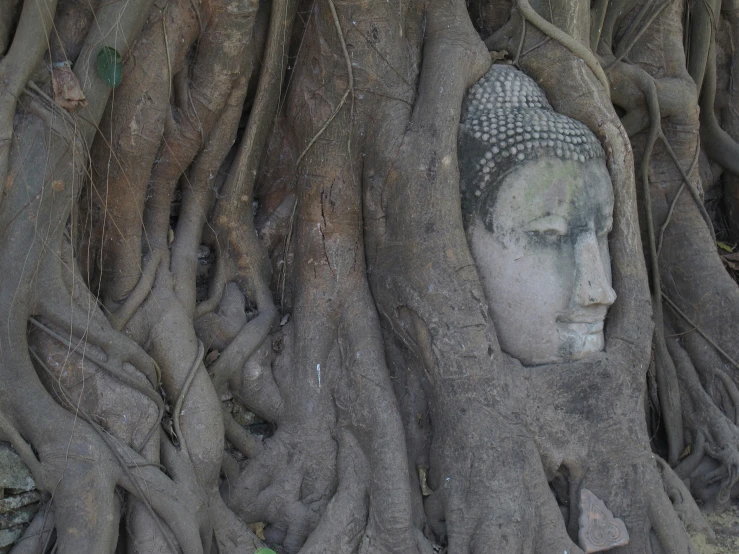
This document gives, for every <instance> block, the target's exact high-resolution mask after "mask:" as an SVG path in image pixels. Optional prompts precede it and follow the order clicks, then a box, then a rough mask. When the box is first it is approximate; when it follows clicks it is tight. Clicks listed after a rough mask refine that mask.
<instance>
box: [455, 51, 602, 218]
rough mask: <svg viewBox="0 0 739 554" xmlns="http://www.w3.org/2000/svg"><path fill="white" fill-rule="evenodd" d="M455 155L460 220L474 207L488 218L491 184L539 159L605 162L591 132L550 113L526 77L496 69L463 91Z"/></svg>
mask: <svg viewBox="0 0 739 554" xmlns="http://www.w3.org/2000/svg"><path fill="white" fill-rule="evenodd" d="M457 151H458V158H459V170H460V183H461V192H462V206H463V212H464V213H465V216H468V215H469V214H470V213H471V212H472V211H475V209H474V208H475V206H477V208H478V210H477V211H480V210H479V208H480V207H483V208H484V210H483V211H484V212H485V213H486V214H487V213H488V211H489V210H488V209H487V208H489V207H490V206H488V205H489V204H490V202H491V201H493V200H494V198H492V196H493V194H492V193H493V192H494V189H495V184H496V183H497V182H499V181H500V180H501V179H502V178H503V176H504V175H505V174H506V173H508V172H509V171H510V170H512V169H514V168H515V167H516V166H517V165H521V164H524V163H526V162H527V161H532V160H536V159H538V158H543V157H550V158H559V159H562V160H573V161H579V162H582V163H585V162H587V161H588V160H592V159H595V158H601V159H604V158H605V154H604V152H603V148H602V146H601V144H600V142H599V141H598V139H597V138H596V136H595V135H594V134H593V133H592V132H591V131H590V129H588V128H587V127H586V126H585V125H584V124H582V123H580V122H579V121H577V120H575V119H572V118H570V117H567V116H566V115H562V114H559V113H557V112H555V111H554V110H552V107H551V105H550V104H549V102H548V101H547V98H546V96H545V95H544V91H542V90H541V88H539V86H538V85H537V84H536V82H535V81H534V80H533V79H531V77H529V76H527V75H526V74H525V73H523V72H522V71H519V70H518V69H515V68H514V67H512V66H510V65H501V64H496V65H493V66H492V67H491V68H490V70H489V71H488V72H487V73H486V74H485V75H484V76H483V77H482V78H481V79H480V80H479V81H477V83H475V84H474V85H473V86H472V87H471V88H470V89H469V90H468V91H467V96H466V98H465V101H464V104H463V106H462V121H461V122H460V126H459V141H458V148H457ZM483 219H487V218H485V217H483ZM486 223H487V222H486Z"/></svg>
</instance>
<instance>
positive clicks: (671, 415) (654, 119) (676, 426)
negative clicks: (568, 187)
mask: <svg viewBox="0 0 739 554" xmlns="http://www.w3.org/2000/svg"><path fill="white" fill-rule="evenodd" d="M630 68H631V70H632V71H631V72H632V75H633V78H634V82H635V84H636V85H637V87H639V89H640V90H641V92H642V94H644V98H645V100H646V102H647V108H648V111H649V135H648V136H647V142H646V145H645V147H644V154H643V156H642V159H641V164H640V166H639V170H640V176H641V181H642V196H643V198H644V211H645V213H646V218H647V232H648V237H649V261H650V265H651V278H652V305H653V309H654V324H655V325H654V346H655V361H656V369H657V384H658V387H657V392H658V395H659V399H660V406H661V407H662V409H663V410H664V412H665V421H666V428H667V436H668V449H669V454H668V460H669V462H670V463H672V464H674V463H677V460H678V458H679V456H680V452H682V449H683V442H684V439H683V423H682V417H681V407H680V393H679V391H678V388H677V387H678V381H677V370H676V369H675V365H674V362H673V360H672V357H671V356H670V353H669V351H668V349H667V344H666V343H665V332H664V315H663V312H662V298H661V295H662V279H661V277H660V271H659V260H658V258H657V245H656V240H655V230H654V217H653V215H652V198H651V191H650V186H649V162H650V160H651V156H652V151H653V150H654V145H655V143H656V142H657V139H658V138H659V136H660V135H661V134H662V129H661V118H660V111H659V100H658V98H657V86H656V84H655V82H654V79H653V78H652V77H651V76H650V75H649V74H648V73H647V72H646V71H644V70H642V69H640V68H638V67H636V66H630Z"/></svg>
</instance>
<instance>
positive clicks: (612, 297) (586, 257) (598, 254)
mask: <svg viewBox="0 0 739 554" xmlns="http://www.w3.org/2000/svg"><path fill="white" fill-rule="evenodd" d="M605 255H608V254H607V253H606V254H605ZM575 258H576V263H577V272H576V283H575V291H574V292H575V299H576V301H577V303H578V304H579V305H580V306H593V305H597V304H601V305H605V306H610V305H611V304H613V303H614V302H615V301H616V291H615V290H613V288H612V287H611V270H610V263H608V261H607V260H604V258H603V253H602V249H601V247H600V245H599V244H598V238H597V237H596V236H595V233H594V232H593V231H588V232H587V233H584V234H583V235H582V236H581V237H580V238H579V239H578V241H577V243H576V246H575Z"/></svg>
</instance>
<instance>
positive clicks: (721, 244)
mask: <svg viewBox="0 0 739 554" xmlns="http://www.w3.org/2000/svg"><path fill="white" fill-rule="evenodd" d="M716 246H718V247H719V248H720V249H721V250H726V251H727V252H733V251H734V247H732V246H729V245H728V244H726V243H725V242H721V241H719V240H717V241H716Z"/></svg>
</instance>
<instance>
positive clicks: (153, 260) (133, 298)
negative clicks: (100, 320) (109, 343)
mask: <svg viewBox="0 0 739 554" xmlns="http://www.w3.org/2000/svg"><path fill="white" fill-rule="evenodd" d="M163 257H164V253H163V252H162V251H160V250H157V251H155V252H153V253H152V255H151V257H150V259H149V260H148V261H145V262H144V269H143V271H142V272H141V277H140V278H139V282H138V283H137V284H136V286H135V287H134V289H133V291H131V294H130V295H129V296H128V298H126V300H124V302H123V304H122V305H121V307H120V308H118V310H116V311H115V312H114V313H112V314H111V315H110V316H109V317H108V320H109V321H110V326H111V327H112V328H113V329H115V330H116V331H120V330H122V329H123V328H124V327H125V326H126V323H128V320H129V319H131V317H132V316H133V314H134V313H135V312H136V311H137V310H138V309H139V308H140V307H141V304H143V302H144V300H146V297H147V296H148V295H149V293H150V292H151V287H152V285H153V284H154V278H155V277H156V274H157V270H158V269H159V264H160V263H161V262H162V259H163Z"/></svg>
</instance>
